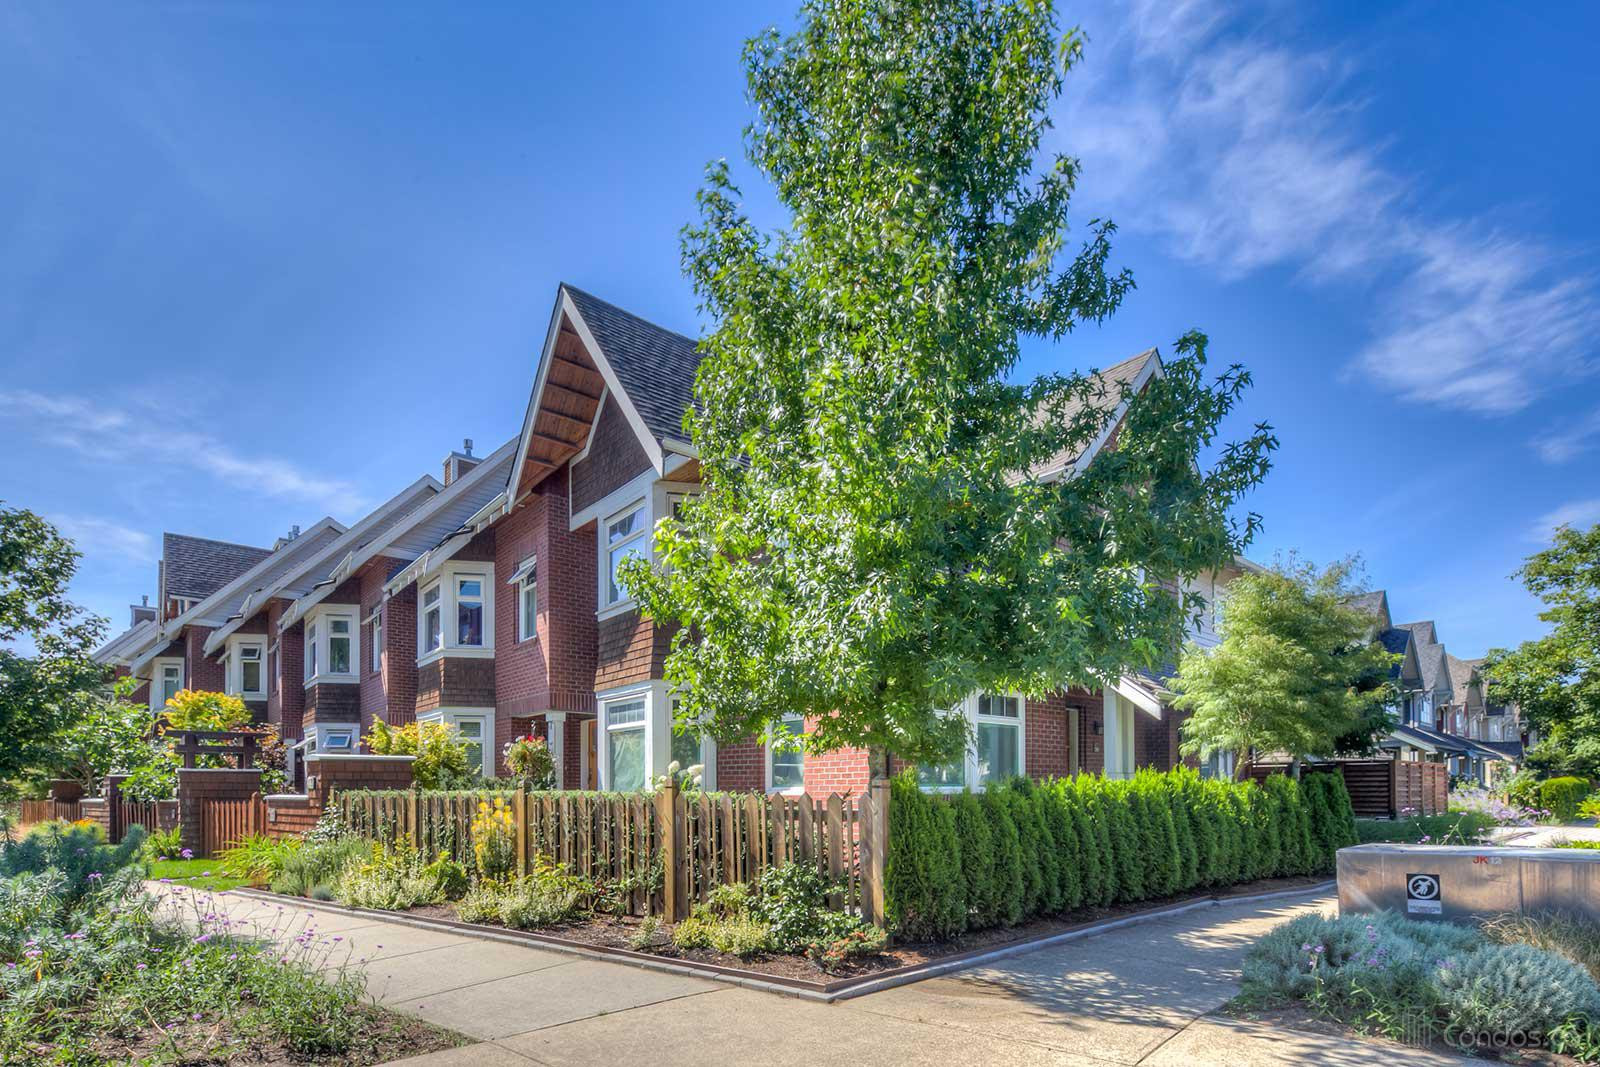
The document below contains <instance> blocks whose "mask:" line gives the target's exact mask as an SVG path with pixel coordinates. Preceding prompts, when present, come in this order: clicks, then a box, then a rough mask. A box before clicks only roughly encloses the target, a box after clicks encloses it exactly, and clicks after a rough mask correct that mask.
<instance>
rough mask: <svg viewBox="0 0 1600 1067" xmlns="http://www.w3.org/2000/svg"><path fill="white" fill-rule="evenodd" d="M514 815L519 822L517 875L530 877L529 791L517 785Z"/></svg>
mask: <svg viewBox="0 0 1600 1067" xmlns="http://www.w3.org/2000/svg"><path fill="white" fill-rule="evenodd" d="M512 815H513V816H514V817H515V819H516V823H517V877H518V878H526V877H528V791H527V790H526V789H524V788H522V786H520V785H518V786H517V799H516V803H515V804H514V805H513V811H512Z"/></svg>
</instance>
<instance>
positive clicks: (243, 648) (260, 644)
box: [224, 634, 267, 700]
mask: <svg viewBox="0 0 1600 1067" xmlns="http://www.w3.org/2000/svg"><path fill="white" fill-rule="evenodd" d="M227 649H228V652H227V657H226V670H225V672H224V674H225V676H226V678H227V690H228V693H229V695H231V696H236V697H239V698H240V699H242V700H265V699H266V698H267V669H266V660H267V639H266V638H265V637H259V636H242V635H239V634H234V635H231V636H230V637H229V638H228V643H227Z"/></svg>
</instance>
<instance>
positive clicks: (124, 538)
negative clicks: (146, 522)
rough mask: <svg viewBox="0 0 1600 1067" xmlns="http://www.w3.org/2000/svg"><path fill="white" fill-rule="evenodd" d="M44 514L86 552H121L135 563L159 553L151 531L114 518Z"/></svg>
mask: <svg viewBox="0 0 1600 1067" xmlns="http://www.w3.org/2000/svg"><path fill="white" fill-rule="evenodd" d="M45 517H46V518H47V519H49V520H50V521H51V522H52V523H54V524H55V527H56V529H58V530H60V531H61V532H62V533H63V534H65V535H66V536H68V537H70V538H71V539H72V542H73V544H75V545H76V546H77V547H78V551H80V552H82V553H83V554H84V555H86V556H120V557H122V558H123V559H127V560H131V561H133V562H135V563H154V562H155V560H156V556H157V555H158V553H157V552H156V548H155V539H154V538H152V537H151V536H150V535H149V534H148V533H145V532H144V531H143V530H137V529H134V528H133V527H132V526H125V525H123V524H122V523H120V522H116V521H114V520H112V519H101V518H95V517H93V516H89V515H59V514H51V515H47V516H45Z"/></svg>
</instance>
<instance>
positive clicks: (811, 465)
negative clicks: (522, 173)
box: [620, 0, 1275, 763]
mask: <svg viewBox="0 0 1600 1067" xmlns="http://www.w3.org/2000/svg"><path fill="white" fill-rule="evenodd" d="M1081 55H1082V38H1081V37H1080V36H1079V35H1078V34H1077V33H1075V32H1069V33H1065V34H1063V33H1062V32H1061V31H1060V29H1059V27H1058V25H1057V22H1056V17H1055V11H1054V9H1053V6H1052V5H1051V4H1050V3H1048V2H1036V3H1025V4H1019V3H999V2H992V0H976V2H974V0H924V2H919V3H902V2H899V0H806V2H804V3H803V4H802V6H801V9H800V14H799V19H798V27H797V29H796V30H795V32H794V33H793V35H792V36H788V37H785V36H783V35H781V34H780V33H779V32H778V31H776V30H772V31H768V32H767V33H765V34H762V35H760V36H758V37H756V38H754V39H752V40H751V41H750V42H748V44H747V46H746V48H745V53H744V61H745V68H746V78H747V84H748V88H749V94H750V97H751V99H752V101H753V103H754V105H755V108H756V112H757V115H756V120H755V122H754V124H753V125H752V126H751V127H750V129H749V130H748V133H747V155H748V157H749V159H750V162H751V163H752V164H753V165H754V167H755V169H756V170H757V171H759V172H760V173H761V174H762V175H763V176H765V177H766V178H767V179H769V180H770V181H771V182H772V184H773V186H774V188H775V191H776V194H777V197H778V199H779V201H780V202H781V203H782V205H783V206H784V208H785V209H786V210H787V212H788V222H787V225H785V226H784V227H783V228H781V229H779V230H777V231H776V232H772V233H763V232H761V231H759V230H758V229H757V227H756V226H755V224H754V223H753V222H752V221H751V219H750V218H749V217H748V216H747V215H746V214H745V212H744V209H743V207H742V206H741V203H740V195H741V194H740V192H739V190H738V189H737V188H736V187H735V185H734V183H733V176H732V172H731V171H730V169H729V168H728V167H727V166H726V164H723V163H718V164H714V165H713V166H712V167H711V168H710V171H709V176H708V183H707V186H706V188H705V189H704V190H703V191H702V192H701V194H700V197H699V203H700V219H699V221H698V222H697V223H695V224H693V225H691V226H690V227H689V228H688V229H687V230H686V232H685V238H684V263H685V267H686V269H687V271H688V273H689V275H690V277H691V278H692V279H693V282H694V286H695V289H696V291H697V292H698V293H699V295H700V296H701V298H702V300H703V306H704V309H705V311H706V312H707V314H708V315H709V316H710V318H711V319H712V320H713V322H714V323H715V328H714V329H713V331H712V332H711V333H710V334H709V335H708V336H706V337H705V338H704V340H703V341H702V343H701V350H702V352H703V354H704V355H703V360H702V362H701V364H700V367H699V371H698V375H697V379H696V385H695V397H696V401H697V403H696V406H695V409H694V410H693V411H691V412H690V413H689V414H688V415H687V417H686V428H687V432H688V435H689V436H690V437H691V438H692V440H693V443H694V446H695V448H696V451H697V454H698V457H699V462H700V471H701V479H702V486H703V492H702V493H701V494H700V495H698V496H695V497H692V498H690V499H689V500H688V501H686V502H685V503H684V505H683V506H682V507H681V509H679V511H678V513H677V515H676V516H675V517H670V518H666V519H663V520H662V521H661V522H660V523H659V524H658V525H657V528H656V538H657V545H658V547H659V549H660V555H661V558H662V561H663V562H664V564H665V566H663V567H661V568H659V569H656V568H652V566H651V565H650V563H649V562H648V561H647V560H646V559H644V558H643V557H640V558H636V559H634V560H631V561H629V562H628V563H626V564H624V566H623V567H622V568H621V572H620V576H621V578H622V581H623V583H624V584H625V585H626V586H627V587H628V589H629V591H630V592H632V593H633V594H634V595H635V596H636V597H637V598H638V599H639V600H640V601H641V603H642V604H643V606H644V608H645V610H646V611H647V612H648V614H649V615H650V616H651V617H652V618H654V619H656V620H658V621H660V622H663V623H678V624H681V627H680V629H679V630H678V632H677V636H676V637H675V639H674V641H673V645H672V649H671V653H670V655H669V656H668V658H667V663H666V668H665V674H666V677H667V679H668V680H669V681H671V682H673V683H675V684H676V685H678V686H680V687H681V689H680V690H679V692H680V693H681V696H680V698H679V700H680V708H679V721H680V722H682V723H685V724H688V725H692V726H694V727H695V728H697V729H703V730H708V731H709V732H711V733H713V734H715V735H717V736H719V737H722V738H731V737H741V736H750V735H752V734H754V735H760V736H765V737H768V738H769V739H770V738H771V737H773V736H775V735H776V734H777V732H778V730H779V726H778V724H779V723H781V721H782V718H783V716H785V715H791V714H801V715H804V716H806V718H807V721H808V723H812V722H814V726H812V727H811V728H810V729H809V730H808V733H807V735H806V739H805V744H806V747H807V748H809V749H811V750H812V751H826V750H829V749H834V748H838V747H841V746H858V747H878V748H880V749H889V750H892V751H894V752H895V753H897V754H899V755H901V756H904V757H906V758H907V760H909V761H912V762H928V763H935V762H946V761H948V760H949V759H950V758H951V757H953V756H954V755H955V754H956V753H957V752H959V751H960V750H961V748H962V746H963V744H964V742H965V740H966V738H965V736H964V735H965V732H966V727H965V724H964V722H963V721H962V720H961V719H960V718H959V717H952V716H947V715H943V714H941V713H940V712H939V711H938V710H936V709H944V708H950V707H953V706H955V705H956V703H957V702H958V701H960V700H962V699H963V698H965V697H966V696H968V695H969V694H971V693H972V692H973V691H975V690H988V689H994V690H1001V691H1011V692H1022V693H1027V694H1042V693H1045V692H1049V691H1053V690H1056V689H1060V688H1062V687H1065V686H1068V685H1074V684H1078V685H1089V686H1098V685H1099V684H1100V680H1101V679H1104V678H1108V677H1117V676H1118V675H1120V674H1121V673H1122V672H1123V671H1125V670H1127V669H1128V668H1130V667H1132V666H1136V665H1149V666H1154V665H1156V664H1157V663H1159V662H1160V661H1161V660H1162V659H1163V658H1164V656H1165V655H1166V653H1167V651H1168V650H1170V649H1172V648H1175V647H1177V645H1178V643H1179V641H1180V640H1181V637H1182V633H1183V628H1184V621H1185V617H1186V616H1187V615H1191V614H1194V613H1195V612H1196V611H1197V610H1198V608H1199V603H1198V601H1197V600H1196V599H1189V600H1188V601H1186V602H1181V601H1180V600H1179V599H1178V598H1174V597H1172V596H1170V595H1168V594H1167V593H1166V592H1165V591H1164V590H1163V588H1162V586H1163V583H1169V582H1174V581H1175V580H1176V579H1177V578H1178V577H1179V576H1180V575H1184V574H1195V573H1204V572H1207V571H1209V570H1212V569H1214V568H1216V567H1218V566H1220V565H1222V564H1224V563H1226V562H1228V561H1230V560H1232V558H1233V557H1234V555H1235V554H1236V553H1237V552H1239V551H1240V550H1241V549H1242V547H1243V546H1244V544H1245V543H1246V541H1247V540H1248V538H1249V536H1250V535H1251V533H1252V532H1253V531H1254V529H1255V525H1256V520H1255V517H1254V516H1248V517H1245V518H1244V519H1243V520H1242V521H1239V522H1234V521H1232V520H1231V519H1230V515H1231V514H1232V511H1233V509H1234V506H1235V505H1236V504H1237V503H1238V502H1239V500H1240V499H1241V496H1242V495H1243V494H1244V493H1245V492H1246V491H1248V490H1249V489H1250V488H1251V487H1252V486H1254V485H1255V484H1256V483H1257V482H1258V481H1259V480H1260V479H1261V477H1262V476H1263V475H1264V474H1265V472H1266V469H1267V466H1268V453H1269V451H1270V450H1271V448H1273V447H1274V445H1275V441H1274V439H1273V437H1272V435H1271V432H1270V430H1269V429H1268V428H1267V427H1265V426H1259V427H1257V428H1256V429H1255V430H1254V431H1253V432H1251V433H1249V434H1248V435H1247V436H1246V437H1245V439H1244V440H1242V441H1239V442H1236V443H1233V444H1222V443H1220V442H1219V441H1218V440H1217V436H1218V427H1219V424H1220V423H1221V421H1222V420H1223V418H1224V417H1225V416H1226V415H1227V414H1228V413H1229V412H1230V411H1232V410H1233V409H1234V407H1235V405H1236V403H1237V402H1238V400H1239V397H1240V395H1241V393H1242V391H1243V390H1244V389H1245V388H1246V386H1247V384H1248V382H1249V376H1248V374H1246V373H1245V372H1244V371H1243V370H1241V369H1240V368H1238V367H1237V366H1235V367H1230V368H1229V369H1228V370H1226V371H1224V372H1223V373H1222V374H1220V375H1219V376H1216V377H1213V376H1211V375H1210V374H1209V373H1208V371H1207V369H1206V368H1207V364H1206V354H1207V343H1206V339H1205V337H1203V336H1202V335H1200V334H1188V335H1186V336H1185V337H1183V338H1182V339H1181V340H1179V342H1178V343H1177V345H1176V346H1175V348H1174V350H1173V352H1172V353H1171V358H1170V359H1168V361H1167V362H1166V363H1165V366H1164V374H1163V375H1162V376H1159V377H1156V378H1154V379H1153V380H1151V381H1150V382H1149V384H1148V386H1146V387H1145V388H1144V389H1143V391H1142V392H1140V393H1138V394H1137V395H1133V393H1132V391H1131V390H1128V391H1126V392H1125V391H1124V390H1123V388H1122V387H1120V386H1108V385H1107V384H1106V382H1105V379H1103V378H1098V377H1092V376H1083V375H1079V374H1071V375H1065V376H1064V375H1059V374H1047V375H1043V376H1041V377H1038V378H1035V379H1032V380H1027V379H1018V378H1016V377H1015V371H1016V368H1017V362H1018V358H1019V355H1020V353H1021V344H1022V339H1023V338H1037V339H1044V340H1049V341H1054V340H1059V339H1061V338H1063V337H1064V336H1065V335H1067V334H1068V333H1069V332H1070V331H1072V330H1073V328H1074V327H1076V326H1077V325H1078V324H1080V323H1084V322H1091V323H1092V322H1098V321H1100V320H1102V319H1104V318H1105V317H1106V316H1107V315H1109V314H1111V312H1113V311H1114V310H1115V309H1116V308H1117V307H1118V305H1119V304H1120V303H1121V302H1122V299H1123V297H1124V296H1125V294H1126V293H1127V292H1128V291H1129V289H1130V287H1131V286H1132V280H1131V278H1130V276H1129V275H1128V274H1127V273H1126V272H1118V271H1116V270H1114V269H1113V268H1112V267H1111V265H1110V252H1111V248H1110V243H1109V242H1110V237H1111V235H1112V233H1113V229H1114V228H1113V226H1112V225H1111V223H1110V222H1108V221H1104V220H1098V219H1097V220H1093V221H1091V222H1090V223H1089V225H1088V226H1087V227H1086V228H1085V229H1084V231H1083V234H1084V241H1083V244H1082V245H1081V246H1080V247H1078V248H1076V249H1072V250H1069V249H1068V248H1067V236H1066V234H1067V207H1068V202H1069V200H1070V199H1071V195H1072V191H1073V187H1074V183H1075V182H1076V179H1077V174H1078V166H1077V163H1076V161H1074V160H1073V159H1071V158H1069V157H1066V156H1054V157H1045V158H1041V155H1040V145H1041V140H1042V138H1043V137H1044V136H1045V134H1046V132H1047V130H1048V129H1049V126H1050V122H1049V119H1048V113H1049V111H1050V108H1051V106H1052V105H1053V104H1054V102H1055V100H1056V98H1057V96H1058V95H1059V94H1060V92H1061V89H1062V86H1063V81H1064V76H1065V74H1066V73H1067V71H1068V70H1070V68H1071V67H1072V66H1073V65H1075V64H1076V63H1077V62H1078V60H1079V59H1080V58H1081ZM1124 404H1126V405H1127V410H1126V414H1125V417H1124V418H1123V419H1122V420H1121V422H1120V424H1119V427H1118V430H1117V434H1116V441H1115V443H1114V447H1108V448H1105V449H1103V450H1101V451H1100V452H1099V453H1098V454H1097V455H1096V456H1095V458H1094V460H1093V462H1090V463H1087V464H1086V465H1076V464H1075V461H1076V459H1077V458H1078V457H1080V456H1083V455H1085V453H1086V452H1087V451H1088V450H1089V448H1090V446H1091V445H1092V444H1094V443H1096V442H1097V440H1098V439H1099V438H1101V436H1102V434H1103V433H1104V431H1105V430H1106V429H1107V427H1108V424H1109V422H1110V420H1111V418H1112V416H1113V414H1114V413H1115V412H1116V411H1118V410H1119V409H1120V407H1121V406H1122V405H1124ZM1202 450H1204V451H1205V452H1206V453H1207V456H1208V457H1209V458H1208V459H1207V460H1206V461H1205V462H1200V461H1199V458H1200V455H1201V452H1202ZM1080 466H1081V469H1079V467H1080Z"/></svg>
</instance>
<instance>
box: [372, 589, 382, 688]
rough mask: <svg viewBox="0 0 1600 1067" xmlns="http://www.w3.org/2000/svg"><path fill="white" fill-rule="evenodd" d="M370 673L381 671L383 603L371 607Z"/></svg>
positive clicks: (380, 672) (379, 672)
mask: <svg viewBox="0 0 1600 1067" xmlns="http://www.w3.org/2000/svg"><path fill="white" fill-rule="evenodd" d="M372 673H373V674H382V673H383V605H382V604H379V605H378V606H377V607H375V608H373V609H372Z"/></svg>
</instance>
